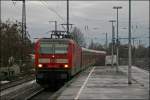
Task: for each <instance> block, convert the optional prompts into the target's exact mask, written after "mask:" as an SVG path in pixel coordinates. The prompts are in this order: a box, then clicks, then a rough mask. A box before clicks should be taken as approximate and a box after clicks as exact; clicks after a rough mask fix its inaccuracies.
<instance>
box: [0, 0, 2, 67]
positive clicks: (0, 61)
mask: <svg viewBox="0 0 150 100" xmlns="http://www.w3.org/2000/svg"><path fill="white" fill-rule="evenodd" d="M1 13H2V12H1V0H0V15H1ZM1 27H2V19H1V16H0V45H1V46H0V55H1V56H0V66H2V42H1V37H2V35H1V34H2V30H1Z"/></svg>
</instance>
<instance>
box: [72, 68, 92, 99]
mask: <svg viewBox="0 0 150 100" xmlns="http://www.w3.org/2000/svg"><path fill="white" fill-rule="evenodd" d="M94 69H95V67H93V68H92V69H91V71H90V73H89V75H88V77H87V78H86V80H85V81H84V83H83V85H82V87H81V88H80V90H79V91H78V93H77V95H76V97H75V98H74V99H75V100H77V99H78V98H79V96H80V94H81V92H82V90H83V89H84V87H85V85H86V83H87V82H88V79H89V78H90V76H91V74H92V73H93V71H94Z"/></svg>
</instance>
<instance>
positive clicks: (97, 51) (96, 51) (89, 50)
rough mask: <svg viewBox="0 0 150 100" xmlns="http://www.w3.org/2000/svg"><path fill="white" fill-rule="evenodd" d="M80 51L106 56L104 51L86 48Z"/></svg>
mask: <svg viewBox="0 0 150 100" xmlns="http://www.w3.org/2000/svg"><path fill="white" fill-rule="evenodd" d="M82 50H83V51H88V52H94V53H103V54H106V51H100V50H92V49H87V48H83V47H82Z"/></svg>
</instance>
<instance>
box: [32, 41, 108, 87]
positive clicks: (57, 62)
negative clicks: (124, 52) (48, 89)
mask: <svg viewBox="0 0 150 100" xmlns="http://www.w3.org/2000/svg"><path fill="white" fill-rule="evenodd" d="M105 54H106V52H104V51H96V50H89V49H86V48H81V47H80V46H79V45H78V44H77V43H76V42H75V41H74V40H72V39H67V38H66V39H45V38H43V39H39V40H38V41H37V42H36V44H35V66H36V81H37V83H39V84H40V85H46V84H52V83H54V84H55V83H58V82H64V81H66V80H68V79H70V78H71V77H72V76H74V75H76V74H77V73H79V72H80V71H81V70H83V69H85V68H87V67H88V66H90V65H93V64H95V62H96V61H99V62H102V63H104V59H105Z"/></svg>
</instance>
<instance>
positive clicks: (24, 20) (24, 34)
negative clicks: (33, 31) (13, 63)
mask: <svg viewBox="0 0 150 100" xmlns="http://www.w3.org/2000/svg"><path fill="white" fill-rule="evenodd" d="M24 39H25V40H24ZM25 42H26V5H25V0H23V1H22V57H21V60H22V61H23V59H24V45H25Z"/></svg>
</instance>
